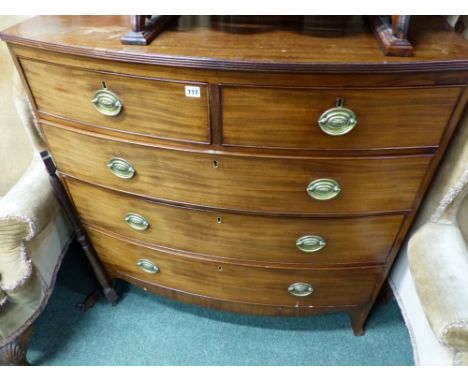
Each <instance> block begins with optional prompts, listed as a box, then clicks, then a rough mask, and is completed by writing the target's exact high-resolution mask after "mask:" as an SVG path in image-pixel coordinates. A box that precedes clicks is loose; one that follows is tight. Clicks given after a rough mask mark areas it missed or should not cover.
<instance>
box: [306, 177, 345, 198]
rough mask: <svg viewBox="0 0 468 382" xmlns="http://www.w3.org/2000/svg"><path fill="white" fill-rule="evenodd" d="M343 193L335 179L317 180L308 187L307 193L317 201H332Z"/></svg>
mask: <svg viewBox="0 0 468 382" xmlns="http://www.w3.org/2000/svg"><path fill="white" fill-rule="evenodd" d="M340 191H341V188H340V185H339V183H338V182H337V181H336V180H333V179H315V180H313V181H312V182H310V183H309V185H308V186H307V193H308V194H309V196H310V197H311V198H313V199H316V200H330V199H333V198H335V197H336V196H337V195H338V194H339V193H340Z"/></svg>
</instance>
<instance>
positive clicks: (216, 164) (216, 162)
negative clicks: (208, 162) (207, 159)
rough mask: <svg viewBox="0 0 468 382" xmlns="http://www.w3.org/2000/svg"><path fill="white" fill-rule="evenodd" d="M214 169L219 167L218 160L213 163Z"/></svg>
mask: <svg viewBox="0 0 468 382" xmlns="http://www.w3.org/2000/svg"><path fill="white" fill-rule="evenodd" d="M213 167H214V168H218V167H219V162H218V161H217V160H214V161H213Z"/></svg>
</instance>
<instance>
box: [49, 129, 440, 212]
mask: <svg viewBox="0 0 468 382" xmlns="http://www.w3.org/2000/svg"><path fill="white" fill-rule="evenodd" d="M43 128H44V131H45V134H46V137H47V141H48V144H49V147H50V149H51V151H52V154H53V156H54V159H55V160H56V162H57V165H58V168H59V170H60V171H62V172H64V173H66V174H69V175H71V176H73V177H76V178H79V179H83V180H87V181H90V182H94V183H97V184H101V185H104V186H108V187H112V188H115V189H117V190H122V191H127V192H130V193H134V194H138V195H146V196H150V197H153V198H157V199H160V200H163V201H171V202H180V203H185V204H191V205H198V206H209V207H216V208H222V209H229V210H241V211H251V212H257V211H259V212H279V213H290V214H324V215H327V214H348V213H367V212H378V211H401V210H407V209H410V208H411V206H412V203H413V200H414V199H415V197H416V194H417V190H418V188H419V185H420V183H421V180H422V178H423V176H424V175H425V172H426V168H427V166H428V164H429V162H430V160H431V156H414V157H392V158H390V157H388V158H379V157H372V158H366V157H361V158H339V157H331V158H313V159H312V158H294V159H291V158H287V159H283V158H277V157H275V158H258V157H240V156H232V155H229V156H228V155H215V154H199V153H192V152H182V151H177V150H170V149H161V148H156V147H151V146H147V145H141V144H133V143H129V142H126V141H118V140H111V139H108V138H103V137H98V136H95V135H88V134H83V133H78V132H75V131H72V130H68V129H64V128H60V127H55V126H51V125H46V124H43ZM110 168H112V169H113V170H112V171H114V172H112V171H111V170H110ZM121 168H124V171H125V174H119V172H121V171H120V169H121ZM121 176H124V177H126V178H127V179H123V178H122V177H121ZM324 179H325V180H324ZM308 190H309V191H308ZM311 195H314V196H311ZM317 196H318V197H319V198H321V197H322V196H323V197H333V196H334V197H333V199H329V200H320V199H319V200H318V199H316V198H317Z"/></svg>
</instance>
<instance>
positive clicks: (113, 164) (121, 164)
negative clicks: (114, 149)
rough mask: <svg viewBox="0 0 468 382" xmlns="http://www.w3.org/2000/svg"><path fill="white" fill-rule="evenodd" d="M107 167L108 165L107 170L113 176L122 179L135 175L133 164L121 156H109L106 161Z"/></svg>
mask: <svg viewBox="0 0 468 382" xmlns="http://www.w3.org/2000/svg"><path fill="white" fill-rule="evenodd" d="M107 167H109V170H111V172H112V173H113V174H114V175H115V176H117V177H119V178H122V179H130V178H133V176H134V175H135V169H134V168H133V165H132V164H131V163H130V162H129V161H128V160H126V159H123V158H117V157H114V158H111V159H110V160H109V162H108V163H107Z"/></svg>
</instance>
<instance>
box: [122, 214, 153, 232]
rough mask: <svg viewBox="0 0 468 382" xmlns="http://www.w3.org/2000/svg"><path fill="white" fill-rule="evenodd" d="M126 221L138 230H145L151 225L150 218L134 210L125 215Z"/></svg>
mask: <svg viewBox="0 0 468 382" xmlns="http://www.w3.org/2000/svg"><path fill="white" fill-rule="evenodd" d="M125 222H126V223H127V224H128V225H129V226H130V228H133V229H134V230H137V231H145V230H147V229H148V227H149V223H148V220H146V219H145V218H144V217H143V216H141V215H138V214H135V213H133V212H129V213H128V214H126V215H125Z"/></svg>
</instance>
